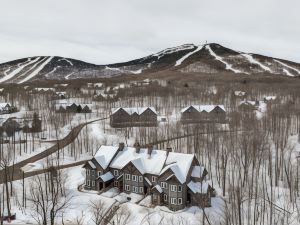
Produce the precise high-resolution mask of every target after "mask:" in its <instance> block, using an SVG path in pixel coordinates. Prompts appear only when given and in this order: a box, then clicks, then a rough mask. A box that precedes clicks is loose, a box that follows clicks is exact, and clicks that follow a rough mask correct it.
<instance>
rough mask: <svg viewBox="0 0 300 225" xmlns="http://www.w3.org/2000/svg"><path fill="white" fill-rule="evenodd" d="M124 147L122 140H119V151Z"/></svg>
mask: <svg viewBox="0 0 300 225" xmlns="http://www.w3.org/2000/svg"><path fill="white" fill-rule="evenodd" d="M124 147H125V144H124V142H120V143H119V151H123V149H124Z"/></svg>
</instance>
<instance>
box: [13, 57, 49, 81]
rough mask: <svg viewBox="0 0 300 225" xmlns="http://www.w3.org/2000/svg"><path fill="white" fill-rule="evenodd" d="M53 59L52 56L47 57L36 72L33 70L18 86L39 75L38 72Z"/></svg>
mask: <svg viewBox="0 0 300 225" xmlns="http://www.w3.org/2000/svg"><path fill="white" fill-rule="evenodd" d="M52 59H53V56H51V57H48V59H47V60H46V61H44V62H43V63H42V65H40V66H39V67H38V68H37V69H36V70H34V71H33V72H32V73H31V74H29V75H28V76H27V77H26V78H25V79H23V80H21V81H20V82H19V83H18V84H22V83H24V82H26V81H28V80H30V79H32V78H33V77H35V76H36V75H38V74H39V72H40V71H41V70H42V69H44V67H45V66H46V65H47V64H48V63H49V62H50V61H51V60H52Z"/></svg>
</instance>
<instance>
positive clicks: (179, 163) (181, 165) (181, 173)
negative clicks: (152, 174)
mask: <svg viewBox="0 0 300 225" xmlns="http://www.w3.org/2000/svg"><path fill="white" fill-rule="evenodd" d="M194 157H195V155H194V154H185V153H177V152H170V153H169V155H168V157H167V160H166V163H165V165H166V166H165V167H164V168H163V170H162V171H161V173H160V174H163V173H164V172H166V171H167V170H168V169H171V170H172V171H173V173H174V175H175V176H176V178H177V179H178V181H179V182H180V183H182V184H183V183H185V182H186V179H187V175H188V172H189V170H190V168H191V165H192V162H193V159H194Z"/></svg>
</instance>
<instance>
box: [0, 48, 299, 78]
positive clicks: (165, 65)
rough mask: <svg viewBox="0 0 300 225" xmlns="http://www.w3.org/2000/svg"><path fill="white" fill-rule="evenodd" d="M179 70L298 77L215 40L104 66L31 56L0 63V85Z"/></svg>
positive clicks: (287, 66)
mask: <svg viewBox="0 0 300 225" xmlns="http://www.w3.org/2000/svg"><path fill="white" fill-rule="evenodd" d="M164 70H168V71H176V72H179V73H196V74H197V73H205V74H218V73H222V72H226V73H232V74H247V75H251V74H266V73H267V74H274V75H283V76H289V77H298V76H300V64H299V63H296V62H292V61H289V60H284V59H279V58H273V57H269V56H264V55H261V54H255V53H245V52H240V51H235V50H232V49H230V48H226V47H224V46H222V45H220V44H217V43H210V44H204V45H194V44H184V45H180V46H176V47H172V48H167V49H164V50H162V51H159V52H157V53H154V54H151V55H148V56H145V57H142V58H138V59H134V60H130V61H127V62H120V63H114V64H106V65H96V64H93V63H88V62H84V61H81V60H77V59H72V58H66V57H60V56H33V57H28V58H22V59H16V60H13V61H9V62H5V63H2V64H0V84H1V83H17V84H23V83H28V82H32V81H36V80H74V79H91V78H103V77H112V76H119V75H126V74H131V75H138V74H145V73H153V72H154V73H155V72H159V71H164Z"/></svg>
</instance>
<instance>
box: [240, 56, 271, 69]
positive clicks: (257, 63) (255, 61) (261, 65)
mask: <svg viewBox="0 0 300 225" xmlns="http://www.w3.org/2000/svg"><path fill="white" fill-rule="evenodd" d="M241 55H242V56H244V57H245V58H246V59H247V60H248V61H249V62H250V63H251V64H256V65H259V66H260V68H262V69H263V70H265V71H269V72H270V73H272V70H271V69H270V68H269V67H267V66H265V65H263V64H262V63H261V62H259V61H257V60H256V59H254V58H253V56H252V55H250V54H246V53H244V54H241Z"/></svg>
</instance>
